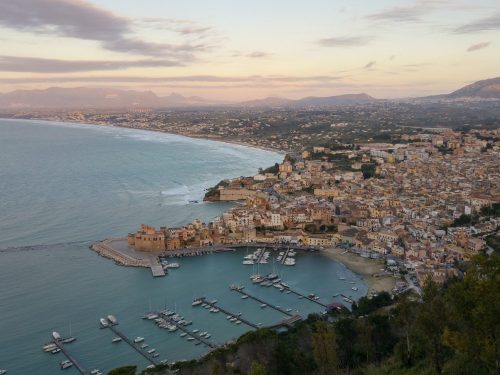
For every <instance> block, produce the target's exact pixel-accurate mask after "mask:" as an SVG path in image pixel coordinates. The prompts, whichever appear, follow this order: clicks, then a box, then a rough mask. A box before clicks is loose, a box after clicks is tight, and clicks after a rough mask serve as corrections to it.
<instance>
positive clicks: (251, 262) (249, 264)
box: [243, 260, 255, 266]
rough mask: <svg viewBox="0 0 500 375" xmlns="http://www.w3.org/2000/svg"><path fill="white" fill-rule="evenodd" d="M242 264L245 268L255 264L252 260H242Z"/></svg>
mask: <svg viewBox="0 0 500 375" xmlns="http://www.w3.org/2000/svg"><path fill="white" fill-rule="evenodd" d="M243 264H244V265H246V266H251V265H253V264H255V262H254V261H253V260H244V261H243Z"/></svg>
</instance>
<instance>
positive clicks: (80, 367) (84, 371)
mask: <svg viewBox="0 0 500 375" xmlns="http://www.w3.org/2000/svg"><path fill="white" fill-rule="evenodd" d="M52 342H53V343H54V344H55V345H57V347H58V348H59V349H61V352H63V354H64V355H65V356H66V358H68V361H70V362H71V363H72V364H73V366H75V367H76V369H77V370H78V371H79V372H80V374H82V375H90V372H88V370H87V369H86V368H85V367H83V365H82V364H81V363H80V362H78V361H77V359H76V358H75V357H73V356H72V355H71V353H70V352H69V351H68V349H66V347H65V346H64V344H63V342H62V340H53V341H52Z"/></svg>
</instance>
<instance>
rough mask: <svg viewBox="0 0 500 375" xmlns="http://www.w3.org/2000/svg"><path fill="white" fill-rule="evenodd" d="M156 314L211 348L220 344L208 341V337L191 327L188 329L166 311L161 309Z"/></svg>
mask: <svg viewBox="0 0 500 375" xmlns="http://www.w3.org/2000/svg"><path fill="white" fill-rule="evenodd" d="M154 313H155V314H156V315H158V316H161V317H162V319H165V320H166V321H167V322H168V323H170V324H172V325H174V326H176V327H177V328H178V329H180V330H181V331H182V332H184V333H185V334H187V335H188V336H190V337H192V338H194V339H195V340H198V341H199V342H201V343H202V344H204V345H206V346H208V347H209V348H211V349H216V348H218V345H216V344H214V343H213V342H211V341H208V340H207V339H205V338H204V337H201V336H200V335H198V334H196V333H194V332H192V331H190V330H189V329H187V328H186V327H185V326H183V325H182V324H179V323H177V322H176V321H175V320H173V319H172V318H171V317H170V316H168V315H167V314H165V313H164V312H162V311H160V312H154Z"/></svg>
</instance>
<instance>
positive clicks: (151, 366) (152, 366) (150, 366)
mask: <svg viewBox="0 0 500 375" xmlns="http://www.w3.org/2000/svg"><path fill="white" fill-rule="evenodd" d="M155 367H156V366H155V365H149V366H148V367H146V368H147V369H148V370H151V369H153V368H155Z"/></svg>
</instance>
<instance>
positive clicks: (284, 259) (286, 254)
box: [280, 247, 291, 264]
mask: <svg viewBox="0 0 500 375" xmlns="http://www.w3.org/2000/svg"><path fill="white" fill-rule="evenodd" d="M290 250H291V249H290V247H288V248H287V249H286V250H285V253H284V254H283V256H282V257H281V260H280V263H281V264H285V261H286V259H287V258H288V253H289V252H290Z"/></svg>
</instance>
